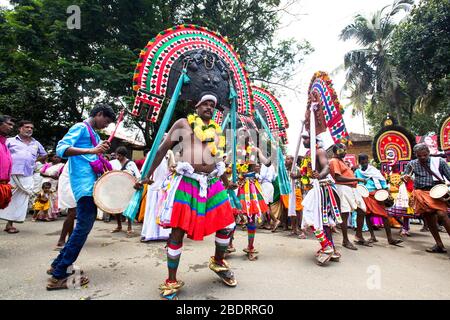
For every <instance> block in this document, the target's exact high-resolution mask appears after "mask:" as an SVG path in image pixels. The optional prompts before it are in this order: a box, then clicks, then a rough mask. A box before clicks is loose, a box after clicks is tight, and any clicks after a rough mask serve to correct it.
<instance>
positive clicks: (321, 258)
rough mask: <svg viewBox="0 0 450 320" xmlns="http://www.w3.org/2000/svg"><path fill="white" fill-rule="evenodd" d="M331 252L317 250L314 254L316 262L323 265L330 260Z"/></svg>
mask: <svg viewBox="0 0 450 320" xmlns="http://www.w3.org/2000/svg"><path fill="white" fill-rule="evenodd" d="M331 256H332V254H330V253H325V252H324V251H323V250H319V251H318V252H317V254H316V263H317V264H318V265H319V266H321V267H323V266H324V265H325V264H326V263H327V262H328V261H330V260H331Z"/></svg>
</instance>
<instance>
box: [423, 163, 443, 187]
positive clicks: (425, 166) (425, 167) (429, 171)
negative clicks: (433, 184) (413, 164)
mask: <svg viewBox="0 0 450 320" xmlns="http://www.w3.org/2000/svg"><path fill="white" fill-rule="evenodd" d="M419 163H420V165H421V166H422V167H423V168H424V169H425V170H426V171H427V172H428V173H429V174H431V175H432V176H433V177H435V178H436V179H437V180H438V181H439V182H440V183H442V184H445V181H444V180H442V179H441V178H440V177H438V175H437V174H436V173H434V172H433V170H431V169H430V167H428V166H427V165H424V164H423V163H422V162H419Z"/></svg>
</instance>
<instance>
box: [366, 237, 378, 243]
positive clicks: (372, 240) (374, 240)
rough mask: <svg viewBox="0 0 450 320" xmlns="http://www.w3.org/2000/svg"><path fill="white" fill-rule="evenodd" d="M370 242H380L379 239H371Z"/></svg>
mask: <svg viewBox="0 0 450 320" xmlns="http://www.w3.org/2000/svg"><path fill="white" fill-rule="evenodd" d="M368 242H369V243H376V242H378V240H377V239H374V238H370V239H369V241H368Z"/></svg>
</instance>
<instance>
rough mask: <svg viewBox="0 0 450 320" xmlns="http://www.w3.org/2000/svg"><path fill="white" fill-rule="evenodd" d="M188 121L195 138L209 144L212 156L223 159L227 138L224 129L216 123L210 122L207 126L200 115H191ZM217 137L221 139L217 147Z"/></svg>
mask: <svg viewBox="0 0 450 320" xmlns="http://www.w3.org/2000/svg"><path fill="white" fill-rule="evenodd" d="M187 120H188V123H189V125H190V126H191V128H192V130H193V131H194V134H195V136H196V137H197V138H198V139H199V140H200V141H201V142H206V143H208V147H209V149H210V151H211V155H212V156H214V157H223V155H224V152H223V150H224V148H225V136H224V135H223V132H222V128H221V127H220V126H219V125H218V124H217V123H216V122H215V121H214V120H210V121H209V124H208V125H205V123H204V122H203V120H202V119H201V118H200V117H199V116H198V114H196V113H194V114H190V115H188V116H187ZM216 135H217V136H218V137H219V143H218V145H216V141H215V138H216Z"/></svg>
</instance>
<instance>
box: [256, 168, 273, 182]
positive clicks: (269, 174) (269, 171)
mask: <svg viewBox="0 0 450 320" xmlns="http://www.w3.org/2000/svg"><path fill="white" fill-rule="evenodd" d="M275 177H276V174H275V169H274V167H273V165H270V166H269V167H267V166H265V165H263V164H261V171H260V174H259V179H258V180H259V182H260V183H266V182H269V183H272V181H274V180H275Z"/></svg>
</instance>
